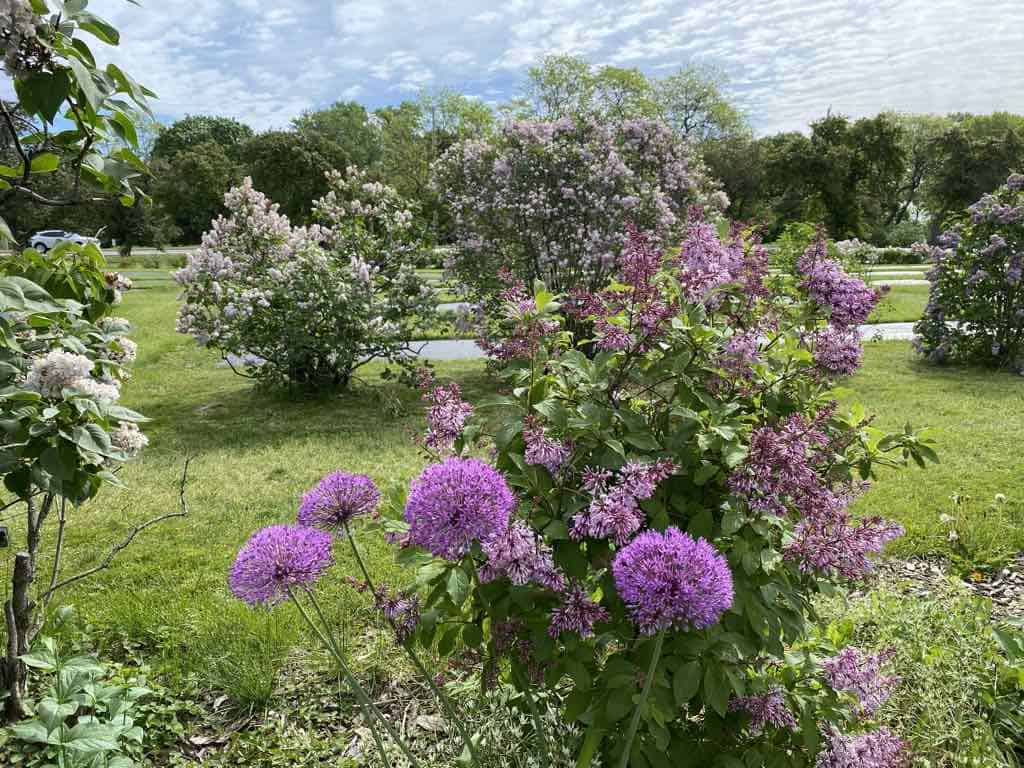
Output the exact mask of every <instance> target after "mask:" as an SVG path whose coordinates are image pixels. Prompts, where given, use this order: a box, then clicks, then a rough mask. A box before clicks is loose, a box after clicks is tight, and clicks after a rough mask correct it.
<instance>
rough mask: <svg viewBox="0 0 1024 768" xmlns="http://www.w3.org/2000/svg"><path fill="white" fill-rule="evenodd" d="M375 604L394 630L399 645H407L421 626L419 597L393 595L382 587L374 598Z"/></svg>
mask: <svg viewBox="0 0 1024 768" xmlns="http://www.w3.org/2000/svg"><path fill="white" fill-rule="evenodd" d="M373 604H374V606H375V607H376V608H377V610H379V611H380V612H381V613H383V614H384V617H385V618H386V619H387V620H388V622H389V623H390V624H391V626H392V627H393V628H394V631H395V640H397V641H398V644H399V645H405V644H406V643H407V642H408V641H409V639H410V638H411V637H412V635H413V633H414V632H415V631H416V628H417V627H418V626H419V625H420V598H419V595H411V596H408V597H406V596H403V595H401V594H399V593H397V592H396V593H391V592H390V591H389V590H388V588H387V587H385V586H383V585H382V586H380V587H378V588H377V592H376V594H374V596H373Z"/></svg>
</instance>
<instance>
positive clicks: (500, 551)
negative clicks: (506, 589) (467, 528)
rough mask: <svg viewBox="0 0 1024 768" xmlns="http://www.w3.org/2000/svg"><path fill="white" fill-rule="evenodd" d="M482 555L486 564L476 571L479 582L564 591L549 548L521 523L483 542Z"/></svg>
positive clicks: (563, 578) (561, 578)
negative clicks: (505, 581)
mask: <svg viewBox="0 0 1024 768" xmlns="http://www.w3.org/2000/svg"><path fill="white" fill-rule="evenodd" d="M483 552H484V555H485V556H486V557H487V562H486V563H485V564H484V565H483V567H481V569H480V581H481V582H484V583H486V582H489V581H495V580H496V579H500V578H507V579H508V580H509V581H511V582H512V583H513V584H516V585H519V586H522V585H524V584H530V583H533V584H539V585H540V586H543V587H547V588H548V589H550V590H553V591H555V592H559V591H561V590H562V589H564V588H565V577H564V576H562V574H561V573H560V572H559V570H558V568H557V567H556V566H555V561H554V559H553V558H552V556H551V547H549V546H548V545H547V544H545V543H544V542H543V541H541V540H540V539H539V538H538V537H537V534H536V533H534V531H533V530H532V529H531V528H530V527H529V526H528V525H526V524H525V523H523V522H518V521H517V522H514V523H512V525H510V526H508V527H507V528H506V529H505V530H504V531H503V532H501V533H498V534H497V535H495V536H492V537H491V538H489V539H487V540H486V541H484V542H483Z"/></svg>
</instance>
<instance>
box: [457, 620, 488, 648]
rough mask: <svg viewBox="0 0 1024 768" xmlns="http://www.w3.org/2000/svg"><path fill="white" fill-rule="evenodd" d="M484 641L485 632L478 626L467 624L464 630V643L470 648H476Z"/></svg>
mask: <svg viewBox="0 0 1024 768" xmlns="http://www.w3.org/2000/svg"><path fill="white" fill-rule="evenodd" d="M483 640H484V634H483V631H482V630H481V629H480V627H478V626H477V625H476V624H466V625H465V627H463V629H462V643H463V645H466V646H467V647H469V648H476V647H477V646H478V645H480V644H481V643H482V642H483Z"/></svg>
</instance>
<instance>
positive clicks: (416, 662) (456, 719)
mask: <svg viewBox="0 0 1024 768" xmlns="http://www.w3.org/2000/svg"><path fill="white" fill-rule="evenodd" d="M343 527H344V529H345V538H347V539H348V543H349V546H351V547H352V554H353V555H354V556H355V558H356V563H357V564H358V565H359V570H360V572H361V573H362V574H363V580H364V581H365V582H366V586H367V587H368V588H369V590H370V592H371V593H374V594H376V592H377V590H376V588H375V587H374V584H373V579H371V578H370V572H369V570H367V568H366V563H365V562H364V561H363V557H362V555H361V554H359V547H357V546H356V540H355V538H354V537H353V536H352V531H351V530H350V529H349V527H348V523H345V524H344V526H343ZM385 618H386V619H387V621H388V624H390V625H391V629H392V631H394V632H395V634H396V636H397V633H398V627H397V626H396V624H395V622H394V620H393V619H392V618H391V617H390V616H385ZM398 645H400V646H401V648H402V650H404V651H405V653H406V655H407V656H408V657H409V660H410V661H411V662H412V663H413V666H414V667H416V670H417V671H418V672H419V673H420V675H422V677H423V680H424V681H425V682H426V684H427V687H428V688H430V692H431V693H433V694H434V698H435V699H437V701H438V703H439V704H440V705H441V708H442V709H444V711H445V714H446V715H448V719H449V720H451V721H452V724H453V725H454V726H455V729H456V730H457V731H458V732H459V736H460V737H461V738H462V742H463V744H465V746H466V749H467V750H469V755H470V758H471V759H472V764H473V765H476V766H479V765H480V757H479V755H477V752H476V747H475V746H474V745H473V739H472V738H470V735H469V732H468V731H467V730H466V726H465V725H464V724H463V722H462V717H461V716H460V715H459V713H458V712H456V711H455V707H454V705H453V704H452V703H451V701H450V700H449V698H448V696H447V695H446V694H445V692H444V691H442V690H441V689H440V688H439V687H438V685H437V684H436V683H435V682H434V678H433V677H432V676H431V675H430V673H429V672H428V671H427V668H426V666H424V664H423V662H422V661H421V660H420V657H419V656H418V655H417V654H416V652H415V651H414V650H413V649H412V647H411V646H410V644H409V643H408V642H405V643H402V642H399V643H398Z"/></svg>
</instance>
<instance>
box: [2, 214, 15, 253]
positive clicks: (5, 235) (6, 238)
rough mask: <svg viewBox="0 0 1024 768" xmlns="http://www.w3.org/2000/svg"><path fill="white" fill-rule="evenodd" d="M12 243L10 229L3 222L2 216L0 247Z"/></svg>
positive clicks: (12, 236)
mask: <svg viewBox="0 0 1024 768" xmlns="http://www.w3.org/2000/svg"><path fill="white" fill-rule="evenodd" d="M13 242H14V233H13V232H11V228H10V227H9V226H7V222H6V221H4V218H3V216H0V246H6V245H7V244H8V243H13Z"/></svg>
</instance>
